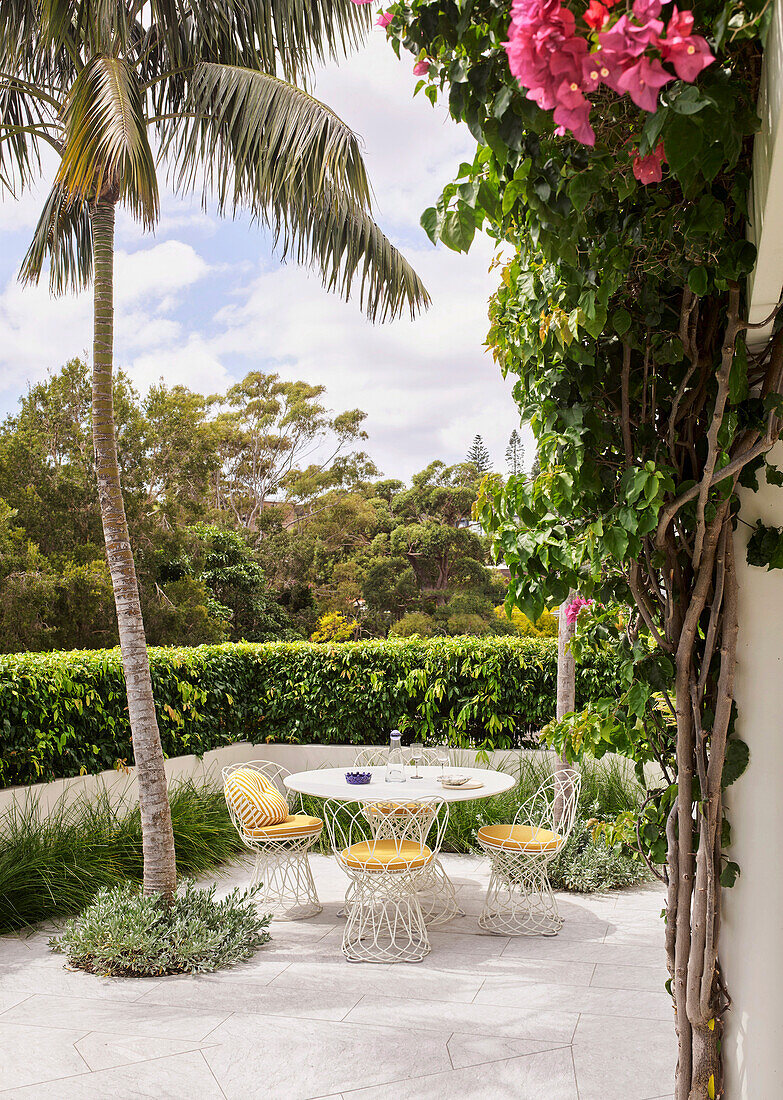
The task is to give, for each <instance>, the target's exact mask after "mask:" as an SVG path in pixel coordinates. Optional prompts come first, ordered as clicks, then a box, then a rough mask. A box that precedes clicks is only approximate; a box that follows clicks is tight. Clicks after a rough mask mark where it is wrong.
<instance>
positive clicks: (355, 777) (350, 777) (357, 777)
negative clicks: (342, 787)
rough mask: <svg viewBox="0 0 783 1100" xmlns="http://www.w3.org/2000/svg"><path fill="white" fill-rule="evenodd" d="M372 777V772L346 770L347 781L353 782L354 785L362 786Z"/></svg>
mask: <svg viewBox="0 0 783 1100" xmlns="http://www.w3.org/2000/svg"><path fill="white" fill-rule="evenodd" d="M371 779H372V772H346V773H345V782H346V783H351V784H353V786H354V787H361V786H363V785H364V784H365V783H369V782H370V780H371Z"/></svg>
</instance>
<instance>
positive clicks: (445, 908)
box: [354, 746, 465, 925]
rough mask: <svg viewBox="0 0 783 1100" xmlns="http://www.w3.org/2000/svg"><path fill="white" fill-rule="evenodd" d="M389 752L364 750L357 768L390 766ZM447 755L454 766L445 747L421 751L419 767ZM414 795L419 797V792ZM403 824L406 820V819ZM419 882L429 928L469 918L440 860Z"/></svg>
mask: <svg viewBox="0 0 783 1100" xmlns="http://www.w3.org/2000/svg"><path fill="white" fill-rule="evenodd" d="M388 751H389V750H388V749H386V748H375V747H372V748H368V749H362V751H361V752H360V753H358V754H357V756H356V760H355V761H354V767H355V768H379V767H383V765H384V764H385V763H386V758H387V755H388ZM444 752H445V753H447V754H448V757H449V761H450V762H451V763H453V760H454V754H453V752H452V751H451V749H449V748H447V747H445V746H444V747H443V748H423V749H420V750H419V751H418V752H417V753H416V756H417V757H418V761H419V763H420V764H422V765H423V766H424V767H434V766H435V765H437V764H439V763H440V760H441V758H442V756H443V753H444ZM413 793H414V794H415V792H413ZM400 812H401V809H400ZM397 816H398V818H399V817H400V813H398V815H397ZM374 820H377V818H376V819H373V817H368V821H369V822H370V825H371V826H372V825H373V823H374ZM402 820H404V818H403V819H402ZM393 822H394V817H393V816H391V817H389V820H388V822H387V826H390V825H391V824H392V823H393ZM419 882H420V886H419V904H420V905H421V911H422V914H423V915H424V920H425V921H426V923H427V924H431V925H436V924H446V922H447V921H450V920H453V918H454V917H459V916H464V915H465V914H464V910H463V909H460V907H459V905H458V904H457V895H456V893H455V891H454V885H453V883H452V881H451V879H450V878H449V876H448V875H447V874H446V872H445V870H444V869H443V864H442V863H441V861H440V859H438V858H437V856H436V858H435V859H434V860H433V861H432V863H431V864H429V866H428V867H427V868H426V873H422V875H421V876H420V880H419Z"/></svg>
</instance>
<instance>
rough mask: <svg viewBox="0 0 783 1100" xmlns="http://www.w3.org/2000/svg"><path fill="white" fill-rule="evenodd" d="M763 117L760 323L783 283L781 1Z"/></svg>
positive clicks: (752, 289) (759, 146)
mask: <svg viewBox="0 0 783 1100" xmlns="http://www.w3.org/2000/svg"><path fill="white" fill-rule="evenodd" d="M757 110H758V115H759V118H760V119H761V121H762V126H761V129H760V130H759V132H758V134H757V135H756V138H755V140H754V142H753V183H752V187H751V193H750V203H749V207H750V224H749V225H748V237H749V239H750V240H751V241H753V243H754V244H755V245H756V248H757V250H758V256H757V259H756V267H755V270H754V272H753V275H752V276H751V278H750V280H749V287H748V290H749V294H750V316H749V320H750V321H752V322H754V323H758V322H760V321H762V320H764V319H765V318H766V317H768V316H769V315H770V313H771V312H772V310H773V309H774V308H775V306H776V304H777V302H778V299H779V297H780V287H781V284H782V283H783V3H782V2H781V0H776V2H775V3H774V7H773V18H772V24H771V26H770V29H769V33H768V35H767V41H766V44H765V47H764V65H763V68H762V73H761V88H760V90H759V101H758V108H757ZM771 333H772V323H771V322H770V323H769V324H768V325H766V326H765V327H764V328H761V329H751V331H750V332H749V333H748V344H749V345H750V346H752V347H758V346H762V345H763V344H765V343H766V342H767V340H768V339H769V337H770V335H771Z"/></svg>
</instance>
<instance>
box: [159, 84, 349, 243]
mask: <svg viewBox="0 0 783 1100" xmlns="http://www.w3.org/2000/svg"><path fill="white" fill-rule="evenodd" d="M188 112H189V113H191V114H192V115H193V116H194V117H193V118H192V119H188V117H187V114H188ZM161 136H162V138H163V150H164V154H170V155H171V158H172V163H173V166H174V169H175V179H176V186H177V187H178V188H179V189H180V190H186V191H190V190H192V189H193V188H194V187H195V186H196V185H197V184H199V183H200V182H202V181H203V182H204V186H205V195H206V194H207V193H210V194H212V195H214V196H215V198H216V199H217V202H218V205H219V207H220V210H221V213H223V212H226V211H228V212H230V213H235V212H236V211H237V210H239V209H244V210H249V211H250V212H251V213H252V214H254V215H255V216H256V217H260V218H262V219H264V220H268V219H269V218H271V221H272V224H273V225H274V228H275V229H276V230H277V229H278V228H279V227H280V226H282V225H284V224H285V222H286V218H287V212H288V211H289V210H290V209H292V208H293V207H296V206H298V205H299V204H300V203H301V202H302V201H307V202H318V200H319V197H320V196H321V195H322V194H324V193H325V192H327V191H331V190H334V189H337V190H339V191H344V192H345V193H346V194H348V195H350V196H351V198H352V200H353V201H354V202H356V203H358V204H359V205H360V206H362V207H366V206H368V205H369V202H370V185H369V183H368V180H367V173H366V171H365V167H364V162H363V160H362V154H361V149H360V147H359V140H358V138H357V137H356V135H355V134H354V133H353V131H352V130H351V129H350V127H348V126H346V124H345V123H344V122H343V121H342V120H341V119H340V118H338V116H337V115H336V114H335V113H334V112H333V111H332V110H330V109H329V108H328V107H326V106H325V105H324V104H323V103H320V102H319V101H318V100H317V99H314V98H313V97H312V96H310V95H308V94H307V92H304V91H302V89H301V88H297V87H295V86H294V85H292V84H287V83H286V82H285V81H283V80H279V79H278V78H277V77H274V76H269V75H268V74H266V73H261V72H256V71H253V70H250V69H241V68H238V67H237V66H232V65H216V64H212V63H202V64H199V65H198V66H197V67H196V70H195V72H194V74H193V78H192V81H191V87H190V97H189V102H188V104H187V105H186V112H185V117H184V118H182V117H180V118H176V119H174V120H173V122H172V123H171V126H170V128H167V127H166V125H165V124H164V126H163V127H162V129H161Z"/></svg>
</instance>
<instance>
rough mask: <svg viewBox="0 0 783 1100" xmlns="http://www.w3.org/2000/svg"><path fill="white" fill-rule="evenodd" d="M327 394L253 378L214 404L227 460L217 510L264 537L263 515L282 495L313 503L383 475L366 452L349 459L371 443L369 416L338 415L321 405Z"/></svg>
mask: <svg viewBox="0 0 783 1100" xmlns="http://www.w3.org/2000/svg"><path fill="white" fill-rule="evenodd" d="M325 389H326V388H325V387H324V386H311V385H309V384H308V383H307V382H283V381H281V380H280V378H279V376H278V375H276V374H264V373H263V372H262V371H251V372H250V374H248V375H247V376H246V377H245V378H243V379H242V381H241V382H237V383H236V385H234V386H232V387H231V388H230V389H229V390H228V392H227V393H226V394H225V395H220V394H218V395H216V396H214V397H213V398H211V404H212V406H213V407H214V408H216V409H217V415H216V416H215V419H214V421H213V427H214V431H215V433H216V441H217V446H218V454H219V458H220V461H219V465H218V469H217V471H216V475H215V479H214V503H215V506H216V508H217V509H218V510H219V511H221V512H224V513H228V514H230V515H231V516H232V517H233V520H234V522H236V523H237V524H238V525H239V526H241V527H244V528H246V529H247V530H250V531H255V530H257V529H258V527H259V520H260V516H261V513H262V512H263V510H264V508H265V507H267V506H268V504H269V501H270V499H271V498H275V497H277V496H278V495H279V494H282V495H283V496H284V497H285V498H286V499H292V500H311V499H312V498H313V497H315V496H317V495H318V494H319V493H323V492H326V491H327V490H328V489H332V488H334V487H335V486H344V485H352V484H354V483H356V482H357V481H360V480H366V479H367V477H368V476H373V475H374V474H377V470H376V469H375V467H374V466H373V465H372V463H371V462H370V460H369V459H368V458H367V456H366V455H365V454H364V453H363V452H359V453H352V454H346V453H344V452H345V448H346V447H347V446H348V445H349V444H352V443H354V442H355V441H357V440H364V439H366V438H367V435H366V432H364V430H363V429H362V422H363V421H364V419H365V416H366V413H363V412H362V411H361V410H360V409H350V410H348V411H347V412H343V413H340V414H339V415H338V416H332V415H331V414H330V413H329V412H328V410H327V409H326V407H325V406H324V405H323V404H322V401H321V399H322V397H323V395H324V393H325Z"/></svg>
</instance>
